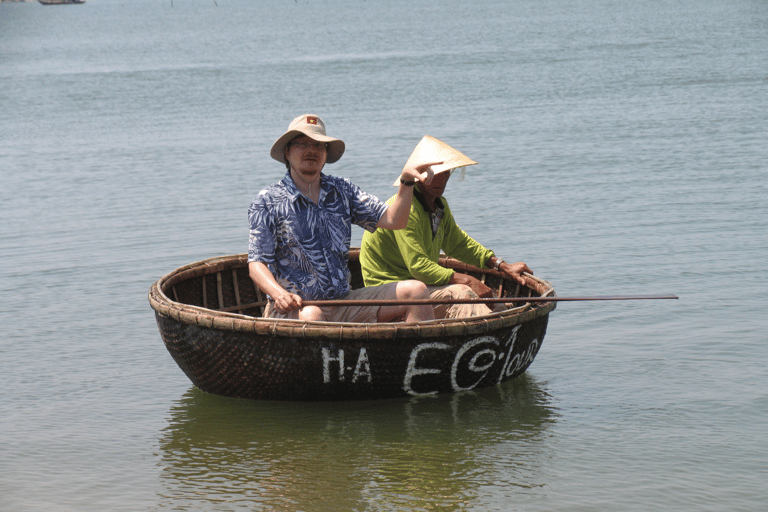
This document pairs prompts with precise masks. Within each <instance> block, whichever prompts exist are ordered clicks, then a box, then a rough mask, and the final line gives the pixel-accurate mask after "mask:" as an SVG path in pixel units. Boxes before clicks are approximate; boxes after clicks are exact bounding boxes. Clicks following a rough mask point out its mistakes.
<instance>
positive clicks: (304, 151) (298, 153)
mask: <svg viewBox="0 0 768 512" xmlns="http://www.w3.org/2000/svg"><path fill="white" fill-rule="evenodd" d="M327 155H328V150H327V149H326V145H325V143H324V142H318V141H316V140H313V139H311V138H309V137H307V136H306V135H301V136H299V137H296V138H295V139H293V140H291V143H290V144H289V145H288V147H287V148H286V149H285V159H286V160H288V163H290V164H291V168H292V169H293V170H294V171H296V172H297V173H299V175H300V176H301V177H303V178H304V179H306V180H312V179H314V178H315V177H317V175H318V174H319V173H320V171H321V170H322V169H323V166H325V159H326V157H327Z"/></svg>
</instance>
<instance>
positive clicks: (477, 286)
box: [448, 272, 493, 299]
mask: <svg viewBox="0 0 768 512" xmlns="http://www.w3.org/2000/svg"><path fill="white" fill-rule="evenodd" d="M448 283H449V284H465V285H467V286H469V287H470V289H472V291H473V292H475V293H476V294H477V296H478V297H480V298H481V299H490V298H492V297H493V290H491V289H490V288H488V287H487V286H486V285H485V284H484V283H483V282H482V281H480V280H479V279H477V278H476V277H472V276H470V275H467V274H460V273H459V272H454V273H453V277H451V280H450V281H448Z"/></svg>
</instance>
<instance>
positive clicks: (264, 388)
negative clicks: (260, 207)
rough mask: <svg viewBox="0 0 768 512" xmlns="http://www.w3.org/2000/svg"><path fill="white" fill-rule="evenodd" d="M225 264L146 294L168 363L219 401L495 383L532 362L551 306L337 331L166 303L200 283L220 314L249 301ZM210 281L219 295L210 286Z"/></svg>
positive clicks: (432, 390)
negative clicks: (229, 283) (236, 298)
mask: <svg viewBox="0 0 768 512" xmlns="http://www.w3.org/2000/svg"><path fill="white" fill-rule="evenodd" d="M231 258H238V260H237V261H234V260H230V261H229V262H228V263H226V262H223V259H213V260H208V263H206V262H200V263H199V264H193V265H191V266H188V267H183V268H182V269H179V270H178V271H175V273H172V274H169V275H168V276H166V277H164V278H163V279H161V280H160V281H158V282H157V283H155V284H154V285H153V287H152V288H151V289H150V303H151V304H152V307H153V309H155V317H156V320H157V325H158V328H159V330H160V334H161V337H162V339H163V341H164V343H165V346H166V348H167V349H168V351H169V353H170V354H171V356H172V357H173V359H174V360H175V361H176V363H177V364H178V365H179V367H180V368H181V369H182V370H183V371H184V373H185V374H186V375H187V376H188V377H189V379H190V380H191V381H192V382H193V383H194V384H195V385H196V386H197V387H199V388H200V389H201V390H203V391H206V392H209V393H214V394H218V395H224V396H231V397H239V398H249V399H260V400H289V401H318V400H328V401H335V400H368V399H383V398H394V397H402V396H416V395H430V394H436V393H450V392H457V391H462V390H470V389H476V388H482V387H487V386H491V385H495V384H499V383H501V382H504V381H507V380H510V379H514V378H515V377H517V376H519V375H521V374H522V373H523V372H525V370H526V369H527V368H528V367H529V366H530V364H531V363H532V362H533V360H534V358H535V357H536V354H537V353H538V351H539V349H540V347H541V344H542V342H543V340H544V335H545V333H546V328H547V322H548V314H549V312H550V311H551V310H553V309H554V307H555V302H549V303H536V304H534V305H531V304H528V305H527V306H522V307H515V308H512V309H509V310H507V311H504V312H501V313H494V314H492V315H488V316H485V317H475V318H469V319H462V320H436V321H431V322H424V323H419V324H407V323H389V324H340V323H329V322H299V321H295V320H294V321H291V320H281V321H277V320H271V319H263V318H256V317H253V316H249V315H244V314H239V313H238V314H233V313H227V312H215V311H213V310H211V309H210V307H212V305H211V304H207V306H208V307H200V306H199V305H198V306H196V305H193V304H184V303H183V302H179V301H174V300H171V299H169V298H168V296H169V295H170V296H173V294H178V293H181V294H182V295H187V294H188V292H185V291H184V290H185V288H184V286H185V285H186V284H188V283H189V282H190V281H194V280H195V279H197V280H199V283H198V282H195V285H194V286H193V287H188V288H196V289H197V288H201V287H202V288H203V289H206V285H204V284H203V285H200V284H201V283H203V282H204V281H205V280H206V279H208V280H209V282H210V284H209V285H208V286H207V290H206V291H203V292H202V293H203V295H204V296H210V297H211V299H210V300H211V302H216V306H217V307H219V308H225V307H226V303H227V302H232V300H231V299H230V300H228V299H226V298H225V297H226V296H227V295H232V292H231V291H230V289H231V288H236V289H238V290H239V291H238V293H239V294H240V295H243V294H247V293H252V292H253V293H255V290H250V289H249V288H248V281H246V280H245V278H247V270H246V269H245V266H246V263H245V260H244V256H239V257H231ZM350 266H351V267H352V266H353V265H350ZM206 267H210V268H206ZM485 272H489V271H485ZM490 272H492V271H490ZM214 274H215V275H216V276H217V277H216V278H215V282H216V283H218V286H217V285H214V284H213V282H214V279H212V278H211V277H210V276H213V275H214ZM222 275H223V276H225V277H226V276H230V275H232V276H235V277H233V279H232V280H233V282H236V283H237V284H235V285H234V286H233V287H229V286H227V285H221V283H222V281H223V282H226V281H227V280H226V278H225V279H222V277H221V276H222ZM179 276H181V277H179ZM189 276H193V277H191V278H189ZM237 276H240V278H238V277H237ZM243 276H244V277H243ZM547 284H548V283H547ZM214 288H215V290H212V289H214ZM177 289H178V290H181V292H177ZM163 290H165V291H163ZM166 292H167V293H168V295H166ZM217 297H219V298H221V302H220V303H219V299H217ZM250 299H251V297H249V298H248V299H247V300H250ZM195 301H196V302H198V303H200V302H201V301H203V299H202V298H201V297H197V298H196V299H195ZM235 302H238V301H235ZM239 302H241V303H243V302H244V301H243V300H242V297H241V300H240V301H239Z"/></svg>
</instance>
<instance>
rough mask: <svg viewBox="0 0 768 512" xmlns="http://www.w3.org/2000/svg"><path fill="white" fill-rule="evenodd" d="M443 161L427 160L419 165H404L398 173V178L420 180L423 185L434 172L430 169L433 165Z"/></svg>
mask: <svg viewBox="0 0 768 512" xmlns="http://www.w3.org/2000/svg"><path fill="white" fill-rule="evenodd" d="M441 163H443V162H429V163H426V164H419V165H406V166H405V167H403V172H402V173H400V179H401V180H402V181H406V182H409V181H420V182H422V183H424V184H425V185H429V184H430V182H431V181H432V178H433V177H434V176H435V173H434V172H433V171H432V166H433V165H440V164H441Z"/></svg>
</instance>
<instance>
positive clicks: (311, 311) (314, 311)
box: [299, 306, 325, 322]
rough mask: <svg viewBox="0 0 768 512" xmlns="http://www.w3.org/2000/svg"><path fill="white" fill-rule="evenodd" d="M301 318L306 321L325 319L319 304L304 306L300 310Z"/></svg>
mask: <svg viewBox="0 0 768 512" xmlns="http://www.w3.org/2000/svg"><path fill="white" fill-rule="evenodd" d="M299 320H304V321H306V322H322V321H324V320H325V315H324V314H323V310H322V309H320V308H319V307H317V306H304V307H303V308H301V309H300V310H299Z"/></svg>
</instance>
